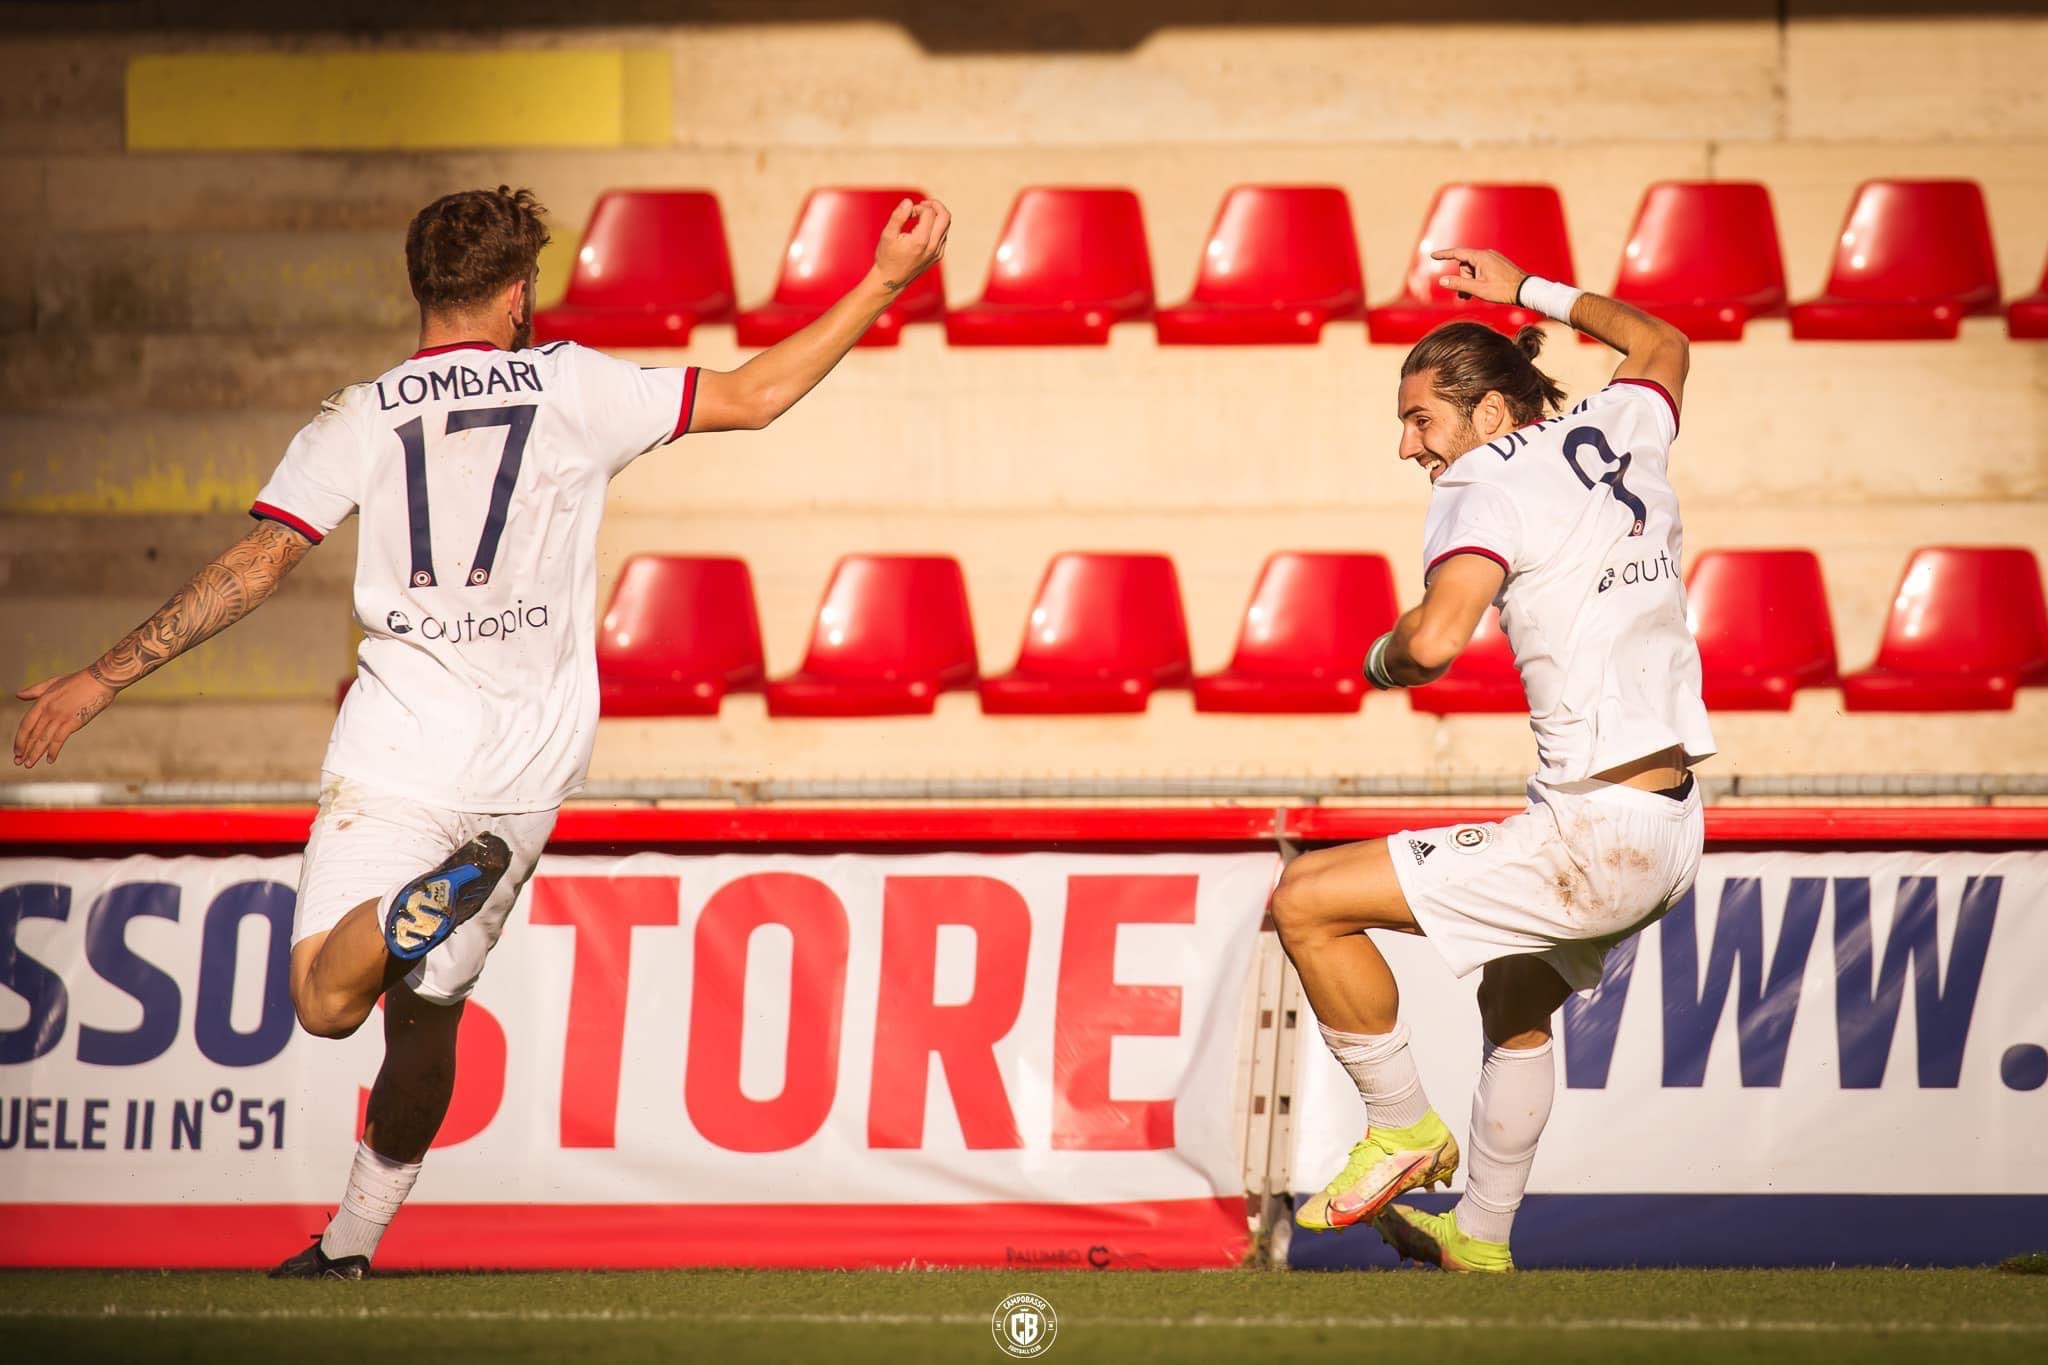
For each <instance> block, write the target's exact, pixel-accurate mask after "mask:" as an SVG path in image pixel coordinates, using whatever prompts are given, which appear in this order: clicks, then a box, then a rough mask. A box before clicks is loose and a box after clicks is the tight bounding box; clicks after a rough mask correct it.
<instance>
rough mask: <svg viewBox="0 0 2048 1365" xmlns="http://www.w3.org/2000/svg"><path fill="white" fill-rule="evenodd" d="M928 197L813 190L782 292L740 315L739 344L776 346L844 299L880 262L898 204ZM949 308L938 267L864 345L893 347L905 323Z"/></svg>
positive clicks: (786, 262)
mask: <svg viewBox="0 0 2048 1365" xmlns="http://www.w3.org/2000/svg"><path fill="white" fill-rule="evenodd" d="M924 197H925V195H924V191H922V190H833V189H825V190H812V191H811V192H810V193H809V194H808V195H806V196H805V197H804V206H803V209H802V211H801V212H799V213H798V214H797V220H796V229H795V230H794V231H793V232H791V233H790V236H789V249H788V250H787V251H785V252H784V253H783V256H782V274H781V275H780V276H779V277H778V278H777V279H776V281H775V297H774V298H772V299H770V300H769V301H768V302H766V303H764V304H762V305H761V306H760V307H758V308H749V309H747V310H746V311H745V312H744V313H741V314H740V315H739V322H738V330H739V343H740V345H742V346H773V345H774V344H775V343H776V342H778V341H780V340H782V339H783V338H784V337H786V336H788V335H789V334H790V333H791V332H794V331H796V330H797V329H798V328H800V327H802V326H804V325H805V324H806V323H808V322H811V321H812V320H813V319H815V318H816V317H817V316H818V315H819V314H820V313H823V312H824V311H825V310H826V309H827V308H830V307H831V306H832V305H833V304H834V303H836V302H838V300H839V296H840V295H841V294H844V293H845V292H846V291H847V290H849V289H851V288H853V286H854V285H856V284H859V283H860V281H861V279H862V278H863V277H864V276H865V275H866V274H867V273H868V271H869V270H870V269H871V268H872V267H873V266H874V263H875V241H876V239H877V238H879V237H880V236H881V235H882V229H883V228H884V227H886V226H888V223H889V215H890V214H892V213H894V212H895V211H896V206H897V205H898V204H900V203H902V202H903V201H904V200H905V199H908V200H910V201H911V202H912V203H917V202H919V201H921V200H922V199H923V198H924ZM912 221H913V222H915V220H914V219H913V220H912ZM945 311H946V287H945V284H944V282H943V280H942V277H941V275H940V273H939V267H938V266H936V265H934V266H933V267H932V268H931V269H929V270H927V271H925V272H924V274H922V275H919V276H918V277H917V278H916V279H915V280H912V281H911V282H910V285H909V287H908V288H906V289H905V290H904V291H903V293H902V294H901V295H900V296H899V297H898V298H897V300H896V302H894V303H892V304H890V305H889V307H888V309H887V310H886V311H885V312H884V313H883V314H882V316H881V317H879V318H876V319H875V325H874V326H873V327H870V328H869V329H868V331H867V335H865V336H863V337H862V338H861V339H860V344H861V345H863V346H894V345H895V344H896V343H897V341H898V340H899V339H900V338H901V336H902V327H903V324H904V323H906V322H924V321H932V322H936V321H938V320H939V319H940V318H941V317H943V316H944V315H945Z"/></svg>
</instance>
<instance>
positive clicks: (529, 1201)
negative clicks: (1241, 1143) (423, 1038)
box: [0, 852, 1279, 1268]
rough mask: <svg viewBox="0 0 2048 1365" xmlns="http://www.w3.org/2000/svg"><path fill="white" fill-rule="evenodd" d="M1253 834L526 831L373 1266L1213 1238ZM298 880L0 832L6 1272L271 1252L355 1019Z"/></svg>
mask: <svg viewBox="0 0 2048 1365" xmlns="http://www.w3.org/2000/svg"><path fill="white" fill-rule="evenodd" d="M1278 865H1279V859H1278V855H1277V854H1275V853H1272V852H1218V853H1203V852H1159V853H1133V854H1088V853H1080V854H1067V853H1042V852H1028V853H1010V854H975V853H935V854H916V855H884V854H866V853H851V854H829V855H815V854H787V855H761V854H719V855H713V856H677V855H671V854H665V853H634V854H629V855H627V856H622V857H586V856H556V855H550V856H548V857H546V858H544V859H543V860H542V863H541V865H540V870H539V874H538V875H537V876H536V877H535V879H534V880H533V882H532V883H531V884H530V886H529V887H528V889H527V891H526V893H525V895H524V896H523V897H522V899H521V903H520V905H519V907H518V909H517V910H516V911H515V913H514V916H513V919H512V922H511V924H510V925H509V926H508V928H507V930H506V933H505V936H504V939H503V941H502V942H501V943H500V945H499V947H498V949H497V951H496V952H495V953H494V954H493V956H492V958H491V962H490V966H489V969H488V970H487V971H486V972H485V974H484V978H483V981H482V983H481V985H480V986H479V987H478V989H477V991H476V994H475V996H474V997H473V998H472V1000H471V1001H470V1003H469V1005H468V1008H467V1013H466V1015H465V1017H464V1020H463V1023H462V1031H461V1042H460V1057H459V1065H458V1076H457V1082H456V1092H455V1099H454V1102H453V1105H452V1106H451V1109H450V1112H449V1115H448V1118H447V1121H446V1123H445V1125H444V1127H443V1129H442V1132H441V1137H440V1140H439V1142H438V1143H437V1145H436V1149H435V1150H434V1151H433V1152H432V1153H431V1154H430V1155H429V1156H428V1158H427V1161H426V1166H425V1171H424V1173H423V1175H422V1177H421V1179H420V1182H419V1185H418V1187H417V1189H416V1190H415V1192H414V1194H413V1196H412V1199H411V1200H410V1202H408V1204H407V1205H406V1207H405V1210H404V1211H403V1213H402V1214H401V1215H400V1217H399V1219H398V1221H397V1222H396V1223H395V1224H394V1226H393V1229H392V1232H391V1233H390V1235H389V1236H388V1237H387V1239H386V1241H385V1243H384V1246H383V1248H382V1250H381V1251H380V1254H379V1261H378V1263H379V1265H380V1266H381V1267H385V1268H402V1267H407V1266H479V1267H484V1266H497V1267H538V1266H636V1265H683V1264H744V1265H783V1266H796V1265H818V1266H865V1265H904V1264H949V1265H960V1264H979V1265H1029V1266H1069V1265H1070V1266H1081V1267H1086V1266H1096V1267H1107V1266H1214V1265H1228V1264H1232V1263H1234V1262H1235V1261H1236V1260H1237V1259H1238V1258H1239V1257H1240V1256H1241V1255H1242V1254H1243V1253H1244V1251H1245V1248H1246V1245H1247V1241H1248V1233H1247V1228H1246V1220H1245V1211H1244V1200H1243V1183H1242V1178H1241V1171H1240V1168H1239V1155H1238V1130H1237V1125H1238V1123H1239V1120H1237V1119H1235V1118H1234V1113H1235V1106H1236V1104H1237V1101H1238V1098H1239V1097H1238V1096H1237V1095H1236V1094H1235V1091H1234V1088H1235V1087H1236V1086H1237V1084H1238V1072H1237V1066H1236V1054H1237V1050H1238V1033H1239V1026H1240V1018H1241V1014H1240V1011H1241V1007H1242V1001H1243V991H1244V983H1245V980H1246V975H1247V970H1248V964H1249V961H1250V955H1251V950H1252V946H1253V943H1254V939H1255V936H1256V933H1257V930H1258V925H1259V920H1260V916H1261V913H1262V910H1263V906H1264V903H1265V899H1266V895H1267V892H1268V889H1269V888H1270V886H1271V884H1272V881H1273V878H1274V876H1275V875H1276V873H1277V870H1278ZM297 873H298V859H297V858H296V857H253V856H225V857H171V858H163V857H128V858H83V857H81V858H57V857H12V858H7V859H4V860H0V1264H7V1265H52V1264H55V1265H94V1264H99V1265H120V1264H144V1263H146V1264H150V1265H168V1266H256V1265H267V1264H270V1263H272V1262H274V1261H276V1260H279V1259H282V1258H283V1257H284V1256H286V1255H288V1254H290V1253H291V1252H293V1251H294V1250H296V1249H297V1248H298V1247H300V1246H302V1245H304V1240H305V1238H307V1237H308V1236H310V1235H312V1234H314V1233H317V1232H318V1231H319V1229H320V1228H321V1227H322V1226H323V1225H324V1224H325V1221H326V1217H327V1214H328V1212H329V1211H330V1210H331V1209H332V1208H333V1206H334V1204H335V1202H336V1200H337V1199H338V1198H339V1196H340V1194H341V1189H342V1185H343V1183H344V1181H345V1180H346V1177H347V1170H348V1161H349V1156H350V1153H351V1151H352V1149H353V1147H354V1144H355V1141H356V1139H357V1135H358V1133H359V1132H360V1125H361V1116H362V1110H363V1106H364V1104H365V1103H366V1101H367V1096H368V1089H367V1087H368V1086H369V1084H370V1082H371V1081H372V1079H373V1078H374V1076H375V1074H376V1070H377V1066H378V1063H379V1059H380V1057H381V1055H382V1041H381V1032H380V1026H379V1024H378V1021H377V1019H376V1018H375V1017H373V1018H372V1020H371V1021H370V1022H369V1023H367V1024H365V1025H364V1027H363V1028H362V1029H361V1030H359V1031H358V1032H357V1033H356V1035H355V1036H353V1037H351V1038H349V1039H347V1040H344V1041H341V1042H333V1041H324V1040H320V1039H316V1038H313V1037H310V1036H309V1035H307V1034H305V1033H304V1032H302V1031H301V1030H299V1028H298V1027H297V1024H296V1019H295V1016H294V1012H293V1009H292V1004H291V1000H290V994H289V990H288V963H289V942H290V928H291V918H292V908H293V903H294V888H295V885H296V881H297ZM458 932H459V931H458ZM145 1248H146V1250H143V1249H145Z"/></svg>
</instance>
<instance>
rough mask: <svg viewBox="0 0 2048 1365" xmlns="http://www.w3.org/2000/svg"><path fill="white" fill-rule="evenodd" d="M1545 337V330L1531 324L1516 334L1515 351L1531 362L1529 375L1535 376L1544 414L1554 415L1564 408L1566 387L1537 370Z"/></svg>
mask: <svg viewBox="0 0 2048 1365" xmlns="http://www.w3.org/2000/svg"><path fill="white" fill-rule="evenodd" d="M1543 335H1544V333H1543V329H1542V328H1541V327H1538V326H1536V325H1535V324H1534V323H1531V324H1530V325H1528V326H1527V327H1524V328H1522V330H1521V331H1519V332H1516V333H1515V349H1516V350H1518V351H1520V352H1521V353H1522V356H1523V358H1524V359H1526V360H1527V361H1528V362H1529V373H1530V374H1531V375H1533V376H1535V379H1536V391H1537V393H1538V394H1539V395H1540V397H1541V400H1542V404H1543V412H1544V413H1552V412H1556V411H1557V410H1558V409H1559V408H1561V407H1563V406H1564V386H1563V385H1561V384H1559V383H1558V382H1557V381H1556V380H1555V379H1552V378H1551V377H1550V376H1549V375H1547V374H1545V373H1544V372H1543V371H1541V370H1539V369H1537V368H1536V357H1537V356H1539V355H1541V354H1542V353H1543Z"/></svg>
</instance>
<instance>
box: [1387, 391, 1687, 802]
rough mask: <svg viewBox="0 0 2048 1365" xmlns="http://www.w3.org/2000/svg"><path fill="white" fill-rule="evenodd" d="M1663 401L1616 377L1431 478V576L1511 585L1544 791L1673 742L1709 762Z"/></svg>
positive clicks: (1511, 633) (1671, 413)
mask: <svg viewBox="0 0 2048 1365" xmlns="http://www.w3.org/2000/svg"><path fill="white" fill-rule="evenodd" d="M1677 435H1678V414H1677V409H1676V407H1675V406H1674V405H1673V404H1672V402H1671V397H1670V395H1669V394H1667V393H1665V392H1664V390H1663V388H1662V387H1661V386H1659V385H1656V384H1652V383H1648V382H1647V381H1641V380H1617V381H1615V382H1614V383H1613V384H1610V385H1609V386H1608V387H1606V388H1604V389H1602V390H1601V391H1600V392H1598V393H1596V394H1594V395H1593V396H1592V397H1590V398H1588V399H1586V400H1585V401H1584V402H1582V403H1580V404H1579V405H1578V406H1577V407H1575V408H1573V409H1572V410H1571V411H1570V412H1568V413H1564V414H1561V415H1560V416H1557V417H1552V418H1549V419H1547V420H1545V421H1542V422H1538V423H1536V424H1534V425H1533V426H1527V427H1523V428H1522V429H1521V430H1519V431H1514V432H1510V433H1509V434H1508V435H1506V436H1503V437H1501V438H1500V439H1499V440H1496V441H1493V442H1490V443H1489V444H1487V445H1483V446H1480V447H1478V448H1477V449H1475V450H1471V451H1468V452H1467V453H1466V454H1465V455H1463V456H1461V457H1460V458H1459V459H1457V460H1455V461H1453V462H1452V463H1451V466H1450V467H1449V468H1448V469H1446V470H1445V471H1444V473H1443V474H1442V475H1441V476H1440V477H1439V478H1438V479H1437V481H1436V485H1435V487H1434V490H1433V491H1432V493H1431V495H1430V503H1429V519H1428V523H1427V529H1426V531H1425V533H1424V540H1423V545H1424V549H1423V554H1424V561H1425V568H1424V573H1425V575H1427V574H1428V573H1430V572H1434V571H1435V569H1436V567H1437V566H1438V565H1440V564H1441V563H1443V562H1444V561H1445V560H1446V559H1449V558H1451V557H1452V556H1453V555H1459V554H1478V555H1484V556H1486V557H1487V558H1488V559H1491V560H1494V561H1495V562H1496V563H1498V564H1499V565H1500V566H1501V568H1502V569H1504V570H1505V571H1506V573H1507V579H1506V581H1505V582H1504V583H1503V585H1502V587H1501V592H1500V596H1499V597H1498V598H1497V599H1496V601H1497V602H1498V604H1499V606H1500V609H1501V611H1500V624H1501V630H1502V632H1503V633H1504V634H1506V636H1507V638H1508V643H1509V644H1510V645H1511V646H1512V647H1513V648H1514V652H1515V666H1516V668H1518V669H1519V670H1520V671H1521V675H1522V688H1523V690H1524V691H1525V692H1527V693H1528V698H1529V724H1530V727H1531V728H1532V729H1534V730H1535V732H1536V752H1537V761H1538V763H1539V765H1540V767H1539V771H1538V773H1537V779H1538V780H1539V781H1542V782H1547V783H1552V784H1558V783H1566V782H1576V781H1580V780H1582V779H1584V778H1586V777H1588V776H1590V775H1592V774H1594V773H1598V772H1603V771H1605V770H1607V769H1608V768H1611V767H1614V766H1615V765H1617V764H1621V763H1626V762H1628V761H1630V760H1631V759H1636V758H1641V757H1643V756H1645V755H1647V754H1653V753H1658V752H1660V751H1662V750H1665V749H1668V748H1670V747H1671V746H1673V745H1683V746H1684V747H1685V751H1686V753H1687V755H1688V756H1689V757H1690V758H1692V759H1693V760H1698V759H1702V758H1705V757H1707V756H1708V755H1710V754H1712V753H1713V752H1714V736H1713V732H1712V730H1711V729H1710V728H1709V727H1708V724H1707V709H1706V706H1705V705H1704V703H1702V702H1701V700H1700V654H1699V647H1698V646H1697V645H1696V644H1694V642H1693V638H1692V632H1691V631H1690V630H1688V629H1687V628H1686V623H1685V589H1684V586H1683V585H1682V584H1681V583H1680V581H1679V577H1678V565H1679V555H1680V550H1681V549H1682V541H1683V532H1682V529H1681V527H1680V525H1679V519H1678V495H1677V494H1676V493H1674V492H1673V491H1672V488H1671V480H1670V478H1669V470H1670V456H1671V443H1672V441H1673V440H1674V439H1676V437H1677Z"/></svg>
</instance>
